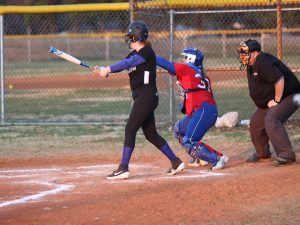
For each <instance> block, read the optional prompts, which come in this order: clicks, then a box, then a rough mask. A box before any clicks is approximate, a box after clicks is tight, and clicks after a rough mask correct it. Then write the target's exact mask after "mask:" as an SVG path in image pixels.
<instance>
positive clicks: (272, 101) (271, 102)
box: [268, 99, 278, 108]
mask: <svg viewBox="0 0 300 225" xmlns="http://www.w3.org/2000/svg"><path fill="white" fill-rule="evenodd" d="M276 105H278V103H277V102H275V101H274V99H272V100H270V101H269V102H268V107H269V108H271V107H273V106H276Z"/></svg>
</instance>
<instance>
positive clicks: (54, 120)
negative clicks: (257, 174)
mask: <svg viewBox="0 0 300 225" xmlns="http://www.w3.org/2000/svg"><path fill="white" fill-rule="evenodd" d="M199 2H200V1H196V0H194V1H192V0H190V1H184V0H181V1H179V0H175V1H131V5H129V4H127V5H126V4H123V5H122V7H119V8H118V7H116V6H115V5H113V4H111V8H109V10H108V9H107V8H103V9H101V7H99V9H96V8H94V9H93V10H91V9H90V8H88V9H87V10H86V11H84V10H83V9H84V7H83V6H84V5H82V6H80V5H79V6H78V5H77V6H76V7H77V8H74V9H73V10H67V8H66V10H65V11H64V8H63V6H59V7H53V9H52V10H50V11H48V12H46V13H45V11H43V10H44V8H36V9H37V10H36V11H34V12H28V13H24V10H23V11H22V12H23V13H17V12H19V11H14V12H10V13H6V12H5V13H3V15H2V16H1V20H2V22H1V25H2V26H1V28H2V29H1V32H2V40H3V51H2V52H3V54H2V57H1V60H2V65H1V69H2V70H3V72H2V88H1V119H2V124H12V123H13V124H31V123H32V124H38V123H47V124H48V123H49V124H66V123H67V124H86V123H99V124H111V123H117V124H119V123H123V122H124V121H125V120H126V119H127V117H128V114H129V110H130V108H131V103H132V102H131V94H130V88H129V79H128V75H127V74H126V73H120V74H111V75H110V77H109V78H107V79H100V78H98V77H96V76H95V75H92V73H91V71H89V70H86V69H84V68H82V67H79V66H77V65H75V64H71V63H69V62H66V61H64V60H62V59H60V58H57V57H55V56H53V55H51V54H49V53H48V52H49V48H50V46H53V47H56V48H58V49H60V50H62V51H64V52H67V53H69V54H71V55H73V56H75V57H77V58H79V59H81V60H83V61H84V62H86V63H88V64H89V65H91V66H95V65H100V66H105V65H109V64H111V63H114V62H116V61H118V60H120V59H123V58H124V57H125V56H126V55H127V54H128V53H129V51H130V50H129V49H128V48H127V46H126V45H125V43H124V34H125V32H126V30H127V26H128V24H129V23H130V20H131V19H132V18H133V19H134V20H143V21H145V22H146V23H147V24H148V25H149V30H150V34H149V40H150V41H151V43H152V46H153V48H154V50H155V51H156V54H157V55H161V56H163V57H165V58H168V59H170V60H171V61H176V60H177V58H178V57H179V54H180V51H181V49H182V48H184V47H188V46H192V47H197V48H199V49H200V50H201V51H202V52H203V53H204V55H205V58H204V66H205V67H206V70H207V73H208V76H209V77H210V78H211V79H212V82H213V88H214V94H215V97H216V100H217V102H218V106H219V111H220V114H224V113H226V112H229V111H237V112H239V115H240V119H248V118H249V117H250V115H251V114H252V112H253V110H254V104H253V103H252V101H251V99H250V97H249V94H248V88H247V80H246V75H245V72H244V71H239V62H238V59H237V55H236V47H237V45H238V43H239V42H241V41H244V40H247V39H249V38H253V39H258V40H259V41H260V42H261V44H262V49H263V51H266V52H270V53H272V54H274V55H278V57H279V58H282V59H283V61H284V62H285V63H287V64H288V65H289V66H290V67H291V68H292V69H293V70H294V71H295V72H296V74H297V76H298V77H299V75H300V74H299V71H300V65H299V62H300V61H299V53H300V47H299V45H298V43H299V39H300V26H299V24H300V23H299V22H300V21H299V20H300V18H299V16H298V15H299V10H300V1H269V0H268V1H262V0H254V1H251V3H249V2H248V1H246V0H239V1H226V0H215V1H210V3H209V4H206V3H201V2H200V3H199ZM228 2H229V3H228ZM227 3H228V4H227ZM278 3H279V4H278ZM96 5H97V6H98V5H99V6H100V5H101V4H96ZM130 6H131V7H130ZM129 9H131V11H129ZM174 83H175V80H174V78H171V76H169V75H168V74H167V73H166V72H164V71H162V70H159V73H158V88H159V93H160V104H159V107H158V109H157V110H156V118H157V121H158V122H162V123H166V122H167V123H174V121H175V120H176V119H177V118H178V117H179V116H180V112H179V108H178V107H177V106H178V101H177V94H176V92H174V88H173V86H174ZM298 111H299V110H298ZM294 117H297V118H299V112H297V113H296V114H295V115H294Z"/></svg>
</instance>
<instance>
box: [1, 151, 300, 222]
mask: <svg viewBox="0 0 300 225" xmlns="http://www.w3.org/2000/svg"><path fill="white" fill-rule="evenodd" d="M143 152H146V153H145V154H144V155H142V156H141V155H140V156H139V155H136V156H133V159H132V164H131V167H130V172H131V176H130V179H128V180H123V181H108V180H106V179H105V176H106V175H107V174H109V173H110V172H111V171H112V170H113V169H115V168H116V166H117V165H116V164H114V163H116V158H119V157H116V156H115V155H113V156H107V155H101V156H100V155H98V156H97V157H90V158H87V157H85V158H82V157H78V158H74V156H73V157H71V156H70V157H66V159H60V160H54V159H51V160H49V159H45V160H41V159H39V160H34V159H30V160H27V161H22V160H19V161H16V160H14V161H9V162H4V161H1V164H0V165H1V167H0V181H1V183H0V190H1V192H0V193H1V194H0V224H10V225H14V224H18V225H22V224H24V225H25V224H26V225H27V224H43V225H46V224H105V225H110V224H128V225H132V224H139V225H140V224H149V225H150V224H151V225H153V224H160V225H170V224H193V225H194V224H195V225H196V224H220V225H232V224H256V225H262V224H268V225H269V224H273V225H282V224H289V225H292V224H295V225H296V224H300V214H299V210H300V192H299V190H300V182H299V177H300V164H299V163H297V164H295V165H291V166H286V167H281V168H278V167H274V166H273V164H272V162H263V163H257V164H247V163H245V162H244V155H241V154H234V155H232V154H231V155H229V156H230V162H229V164H228V166H227V168H226V169H224V170H222V171H212V170H210V169H209V168H208V167H201V168H186V169H185V170H184V172H183V173H181V174H178V175H176V176H171V177H170V176H166V175H165V174H164V172H165V171H166V170H167V169H168V167H169V163H168V162H167V160H165V159H164V158H163V157H162V156H161V155H160V154H159V153H155V154H153V153H151V154H147V149H144V150H143ZM181 157H182V158H183V159H184V160H188V158H187V157H186V156H185V155H182V156H181ZM70 158H72V160H70ZM298 158H299V154H298ZM96 159H98V160H96Z"/></svg>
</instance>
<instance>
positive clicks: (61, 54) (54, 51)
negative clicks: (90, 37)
mask: <svg viewBox="0 0 300 225" xmlns="http://www.w3.org/2000/svg"><path fill="white" fill-rule="evenodd" d="M49 53H52V54H54V55H56V56H58V57H60V58H63V59H65V60H67V61H69V62H71V63H75V64H77V65H80V66H83V67H85V68H88V69H91V68H90V66H89V65H88V64H86V63H83V62H82V61H80V60H79V59H76V58H75V57H73V56H71V55H69V54H67V53H65V52H62V51H60V50H58V49H57V48H54V47H50V50H49Z"/></svg>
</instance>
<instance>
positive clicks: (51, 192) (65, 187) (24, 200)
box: [0, 182, 75, 208]
mask: <svg viewBox="0 0 300 225" xmlns="http://www.w3.org/2000/svg"><path fill="white" fill-rule="evenodd" d="M33 183H37V184H42V185H48V186H49V185H54V186H55V188H54V189H52V190H48V191H41V192H39V193H38V194H34V195H29V196H25V197H23V198H19V199H15V200H11V201H6V202H3V203H0V208H2V207H5V206H11V205H16V204H24V203H27V202H31V201H34V200H39V199H41V198H44V197H46V196H48V195H55V194H58V193H59V192H62V191H67V190H70V189H72V188H74V187H75V186H74V185H67V184H53V183H49V182H33Z"/></svg>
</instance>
